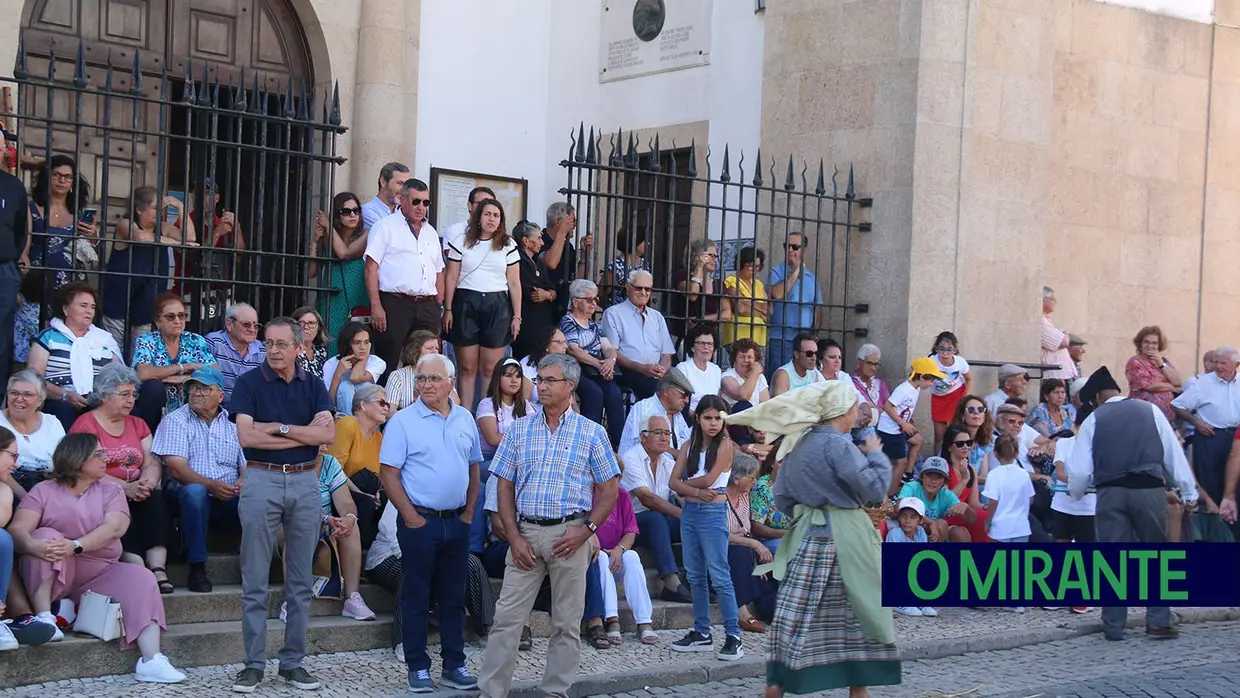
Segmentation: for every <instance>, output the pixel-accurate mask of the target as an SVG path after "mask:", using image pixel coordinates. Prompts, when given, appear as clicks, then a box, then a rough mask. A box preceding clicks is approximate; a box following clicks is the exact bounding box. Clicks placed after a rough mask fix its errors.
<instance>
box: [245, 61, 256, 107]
mask: <svg viewBox="0 0 1240 698" xmlns="http://www.w3.org/2000/svg"><path fill="white" fill-rule="evenodd" d="M245 106H246V107H247V111H250V112H254V111H258V70H255V71H254V81H253V87H252V88H251V90H250V98H249V100H247V102H246V105H245Z"/></svg>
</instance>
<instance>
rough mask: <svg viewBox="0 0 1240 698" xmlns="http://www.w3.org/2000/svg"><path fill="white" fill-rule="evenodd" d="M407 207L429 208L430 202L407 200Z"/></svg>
mask: <svg viewBox="0 0 1240 698" xmlns="http://www.w3.org/2000/svg"><path fill="white" fill-rule="evenodd" d="M409 205H410V206H413V207H415V208H416V207H418V206H425V207H427V208H430V205H431V200H430V199H409Z"/></svg>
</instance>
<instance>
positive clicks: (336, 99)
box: [331, 80, 343, 126]
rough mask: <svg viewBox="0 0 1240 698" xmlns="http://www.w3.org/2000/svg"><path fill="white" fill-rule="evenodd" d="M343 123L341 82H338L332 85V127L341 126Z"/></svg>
mask: <svg viewBox="0 0 1240 698" xmlns="http://www.w3.org/2000/svg"><path fill="white" fill-rule="evenodd" d="M342 123H343V121H342V120H341V117H340V81H339V80H337V81H336V82H335V83H333V84H332V116H331V125H332V126H340V125H341V124H342Z"/></svg>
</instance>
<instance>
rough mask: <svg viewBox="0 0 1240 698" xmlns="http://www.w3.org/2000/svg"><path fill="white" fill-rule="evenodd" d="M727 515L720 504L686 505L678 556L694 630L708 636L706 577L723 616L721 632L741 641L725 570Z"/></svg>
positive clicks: (729, 580) (728, 576) (737, 615)
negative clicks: (690, 598) (690, 600)
mask: <svg viewBox="0 0 1240 698" xmlns="http://www.w3.org/2000/svg"><path fill="white" fill-rule="evenodd" d="M727 512H728V505H727V504H725V503H723V502H718V503H712V504H702V503H701V502H685V506H684V509H683V511H682V513H681V515H680V540H681V554H682V555H683V556H684V562H685V573H686V574H687V575H688V577H689V591H690V592H691V594H692V596H693V629H694V630H696V631H697V632H698V633H700V634H702V635H708V636H709V635H710V634H711V633H710V590H709V589H707V587H706V583H707V578H708V577H709V579H710V588H711V589H714V590H715V594H716V596H717V597H718V601H719V610H720V612H722V613H723V631H724V632H725V633H727V634H728V635H734V636H736V637H740V636H741V628H740V625H739V622H740V617H739V611H738V609H737V607H736V592H735V590H734V589H733V588H732V572H731V570H730V569H729V568H728V515H727Z"/></svg>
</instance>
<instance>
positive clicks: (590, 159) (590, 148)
mask: <svg viewBox="0 0 1240 698" xmlns="http://www.w3.org/2000/svg"><path fill="white" fill-rule="evenodd" d="M596 162H598V156H597V155H596V154H595V151H594V127H593V126H591V127H590V137H589V140H588V141H587V142H586V164H588V165H593V164H595V163H596Z"/></svg>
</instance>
